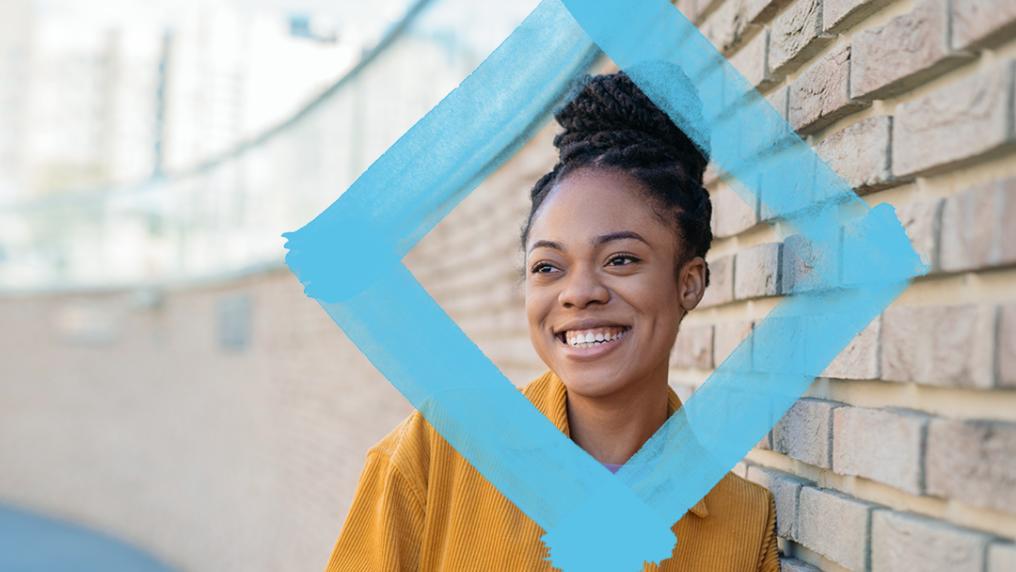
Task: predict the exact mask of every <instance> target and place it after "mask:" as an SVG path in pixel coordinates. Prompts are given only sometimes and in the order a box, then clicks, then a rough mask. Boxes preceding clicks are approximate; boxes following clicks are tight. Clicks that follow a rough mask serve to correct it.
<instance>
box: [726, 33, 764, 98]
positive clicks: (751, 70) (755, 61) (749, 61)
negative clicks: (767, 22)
mask: <svg viewBox="0 0 1016 572" xmlns="http://www.w3.org/2000/svg"><path fill="white" fill-rule="evenodd" d="M768 43H769V32H768V31H766V30H763V31H761V32H760V33H758V34H755V37H754V38H752V39H751V40H750V41H749V42H748V43H746V44H745V45H743V46H741V48H740V49H739V50H737V53H735V54H734V55H733V56H731V58H730V65H732V66H734V68H735V69H736V70H737V71H739V72H741V75H743V76H744V79H746V80H748V85H749V86H751V87H755V88H759V87H764V86H765V85H766V84H767V83H768V80H769V76H768V75H767V74H766V48H767V47H768Z"/></svg>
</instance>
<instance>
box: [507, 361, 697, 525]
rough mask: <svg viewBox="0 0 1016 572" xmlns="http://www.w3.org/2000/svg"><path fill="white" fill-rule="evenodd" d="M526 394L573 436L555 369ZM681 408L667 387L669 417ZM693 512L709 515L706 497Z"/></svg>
mask: <svg viewBox="0 0 1016 572" xmlns="http://www.w3.org/2000/svg"><path fill="white" fill-rule="evenodd" d="M525 394H526V396H527V397H528V398H529V399H530V400H532V401H533V405H535V406H536V408H537V409H538V410H539V411H540V412H541V413H543V414H544V415H545V416H546V417H547V418H548V419H550V421H551V423H553V424H554V426H555V427H557V428H558V429H559V430H561V432H562V433H564V434H565V435H568V436H569V437H571V431H570V428H569V427H568V407H567V403H568V391H567V388H566V387H565V385H564V383H563V382H562V381H561V378H559V377H558V376H557V374H555V373H554V372H553V371H550V370H547V372H546V373H544V374H543V375H542V376H540V377H539V378H538V379H537V380H536V381H534V382H533V383H532V384H531V385H530V386H529V387H527V388H526V389H525ZM680 408H681V399H680V398H679V397H678V396H677V394H676V393H674V390H673V389H671V388H670V387H667V417H668V418H669V417H670V416H671V415H673V414H674V412H675V411H677V410H678V409H680ZM691 512H692V514H694V515H695V516H697V517H699V518H705V517H707V516H709V509H708V508H707V507H706V499H705V498H702V499H701V500H699V501H698V502H697V503H695V505H694V506H692V507H691Z"/></svg>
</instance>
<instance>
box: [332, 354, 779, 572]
mask: <svg viewBox="0 0 1016 572" xmlns="http://www.w3.org/2000/svg"><path fill="white" fill-rule="evenodd" d="M523 393H524V394H525V396H526V397H527V398H528V399H529V400H530V401H531V402H532V403H533V405H535V406H536V408H537V409H538V410H539V411H540V412H541V413H543V414H544V415H545V416H547V418H548V419H550V420H551V421H552V422H553V423H554V424H555V425H556V426H557V427H558V428H559V429H560V430H561V431H562V432H564V433H565V434H566V435H567V434H569V429H568V415H567V409H566V389H565V387H564V384H563V383H562V382H561V380H560V379H559V378H558V377H557V376H556V375H555V374H554V373H553V372H550V371H548V372H546V373H544V374H543V375H542V376H540V377H539V378H537V379H536V380H534V381H533V382H531V383H530V384H529V385H528V386H526V388H525V389H524V390H523ZM668 405H669V407H668V409H669V410H668V414H671V413H673V412H674V411H676V410H677V408H679V407H680V406H681V402H680V400H679V399H678V397H677V395H676V394H675V393H674V392H673V391H670V397H669V404H668ZM673 531H674V533H675V534H676V535H677V537H678V539H680V540H679V542H678V544H677V547H676V548H675V549H674V553H673V554H672V555H671V557H670V558H669V559H667V560H664V561H663V562H661V563H660V565H659V566H658V567H657V566H652V565H650V566H647V567H646V568H645V570H658V571H661V572H669V571H676V570H681V571H707V572H712V571H715V572H756V571H758V572H777V571H778V570H779V569H780V565H779V559H778V555H777V544H776V509H775V504H774V502H773V497H772V495H771V494H770V493H769V491H768V490H766V489H765V488H763V487H761V486H759V485H756V484H754V483H751V482H749V481H747V480H745V479H742V478H741V477H738V476H736V475H734V474H732V473H728V474H727V476H725V477H724V478H723V479H721V480H720V482H719V483H717V484H716V486H715V487H713V489H712V490H711V491H710V492H709V494H707V495H706V496H705V497H704V498H703V499H702V500H701V501H699V502H698V504H696V505H695V506H694V507H692V509H691V510H690V511H689V512H688V513H687V514H686V515H685V516H684V517H683V518H681V519H680V520H679V521H677V522H676V523H675V524H674V526H673ZM543 534H544V531H543V530H542V529H541V528H540V527H539V526H538V525H537V524H536V523H535V522H533V521H532V520H531V519H530V518H529V517H527V516H526V515H525V514H524V513H523V512H522V511H521V510H519V509H518V508H517V507H516V506H515V505H514V504H513V503H512V502H511V501H509V500H508V499H507V498H506V497H505V496H504V495H502V494H501V493H500V492H499V491H498V490H497V489H496V488H495V487H494V486H493V485H491V484H490V483H489V482H487V480H486V479H484V478H483V476H482V475H480V473H479V472H478V471H477V470H476V469H474V468H473V466H472V465H470V464H469V462H467V461H466V460H465V458H463V457H462V456H461V455H459V454H458V453H457V452H456V451H455V449H454V448H452V446H451V445H449V444H448V442H447V441H445V440H444V438H442V437H441V435H440V434H439V433H438V432H437V431H436V430H434V428H433V427H432V426H431V425H430V424H429V423H428V422H427V421H426V420H425V419H424V418H423V416H422V415H421V414H420V413H419V412H413V413H412V414H411V415H410V416H409V417H408V418H407V419H406V420H405V421H403V422H402V423H401V424H399V426H398V427H396V428H395V429H394V430H393V431H392V432H391V433H389V434H388V435H387V436H386V437H385V438H384V439H382V440H381V441H380V442H379V443H378V444H377V445H375V446H374V447H372V448H371V449H370V450H369V451H368V453H367V464H366V467H365V468H364V470H363V474H362V475H361V477H360V482H359V485H358V486H357V490H356V495H355V498H354V499H353V504H352V506H351V507H350V510H349V514H348V516H347V517H346V522H345V525H344V526H343V528H342V532H341V533H340V535H339V538H338V541H337V542H336V544H335V547H334V549H333V551H332V555H331V558H330V559H329V562H328V567H327V569H326V572H351V571H355V572H360V571H373V570H378V571H382V570H383V571H396V570H424V571H439V570H442V571H443V570H451V571H458V570H484V571H487V570H491V571H493V570H510V571H515V570H546V571H549V570H554V568H552V567H551V566H550V563H549V562H548V561H547V549H546V547H545V546H544V544H543V543H542V542H541V541H540V537H541V536H542V535H543Z"/></svg>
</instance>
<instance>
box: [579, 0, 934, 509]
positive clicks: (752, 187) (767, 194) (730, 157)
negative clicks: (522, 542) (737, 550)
mask: <svg viewBox="0 0 1016 572" xmlns="http://www.w3.org/2000/svg"><path fill="white" fill-rule="evenodd" d="M563 2H564V4H565V6H567V7H568V9H569V11H570V12H571V13H572V15H573V16H575V18H576V20H577V21H578V22H579V23H580V24H581V25H582V27H583V28H584V29H585V30H586V32H587V33H588V34H589V35H590V37H592V38H593V40H594V41H595V42H596V43H597V45H599V46H600V48H601V49H602V50H603V51H604V52H605V53H606V54H607V55H608V56H610V57H611V59H613V60H614V62H615V63H617V64H618V66H619V67H621V68H622V69H624V70H625V71H627V72H628V74H629V75H630V76H631V78H632V80H633V81H635V82H636V84H638V85H639V87H640V88H641V89H642V90H643V91H644V92H645V93H646V94H647V95H648V96H649V97H650V98H651V99H652V100H653V101H654V103H656V104H657V105H658V106H659V107H660V108H661V109H663V110H664V111H665V112H666V113H667V114H668V115H669V116H670V117H671V118H672V119H673V120H674V121H675V123H677V124H678V125H679V126H680V127H681V128H682V130H684V131H685V132H686V133H688V134H689V137H690V138H691V139H692V140H693V141H694V142H695V143H696V144H698V145H699V146H700V147H703V148H709V149H710V151H711V153H712V160H713V162H714V163H715V164H716V165H717V166H718V167H720V169H722V170H723V171H725V172H726V173H727V174H728V175H729V176H732V177H735V178H737V179H738V180H739V181H740V182H741V185H735V186H734V188H735V189H736V190H737V191H738V192H740V193H741V194H742V198H743V199H745V201H746V202H748V203H749V204H753V202H754V200H755V197H754V194H755V193H758V194H759V195H760V198H761V201H762V204H763V206H764V209H765V211H766V212H768V213H773V214H778V215H779V216H781V217H783V219H784V222H785V223H786V226H787V228H788V229H790V230H791V232H794V233H797V234H799V235H800V236H801V237H803V238H805V239H807V240H808V242H809V244H808V246H809V250H810V252H809V260H810V261H811V262H812V264H811V266H812V269H811V271H810V273H809V275H808V276H806V277H805V281H806V286H807V288H806V289H807V290H809V293H808V294H798V295H796V296H794V297H791V298H787V299H785V300H784V301H783V302H781V303H780V304H779V305H778V306H777V307H776V308H775V309H774V310H773V311H772V312H771V313H770V314H769V315H768V316H767V317H766V319H765V320H764V321H763V322H762V323H761V324H760V325H759V326H757V327H756V328H755V330H754V332H753V333H752V335H751V336H750V337H749V338H748V339H747V340H746V341H745V342H744V343H742V344H741V345H740V346H739V347H738V348H736V349H735V351H734V352H733V353H732V354H731V355H730V356H729V357H728V358H727V359H726V360H725V361H724V363H722V364H721V365H720V366H719V367H718V368H717V369H716V371H715V372H714V373H713V374H712V375H711V376H710V378H709V379H708V380H707V381H706V383H705V384H704V385H703V386H702V387H701V388H700V389H699V390H698V391H696V393H695V395H694V397H693V398H692V399H691V400H689V402H688V403H687V404H685V406H684V407H682V408H681V409H680V410H679V411H678V412H677V413H676V414H675V415H673V416H671V418H670V419H668V421H667V422H666V423H665V424H664V426H663V427H661V429H660V430H659V431H658V432H657V433H656V434H655V435H654V436H653V437H652V438H651V439H650V440H649V441H648V442H647V443H646V444H645V445H644V446H643V447H642V449H640V451H639V452H638V453H637V454H636V455H635V456H634V457H633V458H632V459H630V460H629V461H628V463H626V464H625V466H624V467H622V468H621V470H620V471H618V473H617V475H618V477H619V478H621V479H622V480H623V481H625V482H626V483H628V484H629V485H630V486H631V487H632V489H633V490H635V491H636V492H637V493H638V494H639V496H640V497H641V498H642V499H643V500H644V501H646V502H648V503H649V504H650V506H653V507H655V508H656V509H657V510H658V511H660V513H661V515H670V516H672V517H680V516H681V515H683V514H684V513H685V512H687V511H688V510H689V509H690V508H691V507H692V506H693V505H694V504H695V503H696V502H698V501H699V500H700V499H701V498H702V497H703V496H705V495H706V494H707V493H708V492H709V491H710V490H711V489H712V487H713V486H714V485H715V484H716V482H718V481H719V480H720V479H721V478H723V476H724V475H725V474H726V473H727V472H729V471H730V468H731V467H732V466H733V465H734V464H736V463H737V462H738V461H739V460H740V459H742V458H743V457H744V455H745V454H746V453H747V452H748V451H750V450H751V449H752V447H754V445H755V444H756V443H757V442H758V441H759V439H760V438H762V437H763V436H764V435H765V434H766V433H767V432H768V431H769V430H770V429H771V428H772V426H773V425H774V424H775V423H776V422H777V421H778V420H779V419H780V418H781V417H782V416H783V414H784V413H786V411H787V410H788V409H789V408H790V407H791V406H792V405H793V404H794V402H795V401H796V400H797V399H798V398H799V397H800V396H801V394H803V393H804V392H805V391H806V390H807V389H808V386H809V385H810V384H811V382H812V380H813V379H814V378H815V377H816V376H818V375H820V374H821V372H822V370H823V369H825V367H826V366H827V365H828V364H829V362H831V361H832V359H833V358H834V357H836V355H837V354H838V353H839V352H840V351H841V350H842V349H843V348H844V347H846V345H847V344H848V343H849V342H850V340H851V339H853V337H854V336H855V335H857V333H859V332H860V331H861V330H862V329H864V327H865V326H866V325H867V324H868V323H869V322H870V321H871V320H872V319H874V318H875V317H876V316H878V314H879V313H880V312H881V311H882V309H883V308H885V307H886V306H888V305H889V303H890V302H892V300H893V299H895V298H896V297H897V296H898V295H899V294H900V293H901V292H902V291H903V290H904V288H906V285H907V283H908V280H909V279H910V278H912V277H913V276H916V275H918V274H921V273H923V272H925V271H926V269H925V268H924V266H923V265H922V263H921V261H920V259H919V258H918V257H917V255H916V253H915V252H914V250H913V248H912V247H911V245H910V242H909V240H908V239H907V237H906V234H905V232H904V230H903V227H902V226H901V225H900V223H899V221H898V220H897V219H896V217H895V215H894V213H893V209H892V207H890V206H888V205H880V206H878V207H876V208H875V209H869V208H868V206H867V204H866V203H865V202H864V201H862V200H861V199H860V198H859V197H857V195H856V194H855V193H854V192H853V190H852V189H851V187H850V186H849V185H848V184H847V183H846V182H845V181H843V180H842V179H841V178H840V177H839V176H838V175H837V174H836V173H835V172H834V171H833V170H832V169H831V168H830V167H829V166H828V165H827V164H826V163H825V162H824V161H822V160H821V159H820V158H819V157H818V156H817V155H816V154H815V152H814V151H813V150H812V149H811V147H810V146H808V145H807V144H806V143H805V142H804V141H803V140H801V139H800V137H798V136H797V135H796V134H795V133H794V131H793V129H792V128H791V127H790V125H789V124H787V123H786V121H784V120H783V118H782V117H781V116H780V114H779V113H778V112H777V111H776V110H775V109H774V108H773V107H772V106H771V105H770V104H769V102H768V101H767V100H766V99H765V98H764V97H762V96H761V95H760V94H759V93H758V92H757V91H755V90H754V89H752V88H751V86H750V85H749V84H748V83H747V80H745V79H744V77H743V76H741V75H740V74H739V73H738V72H737V70H736V69H735V68H734V67H733V66H731V65H730V64H729V63H728V62H727V61H726V60H725V59H724V58H723V57H722V55H721V54H719V52H717V51H716V50H715V48H713V46H712V44H711V43H710V42H709V40H708V39H707V38H705V37H704V36H703V35H702V34H701V33H700V32H699V31H698V30H697V29H696V28H695V26H694V24H692V23H691V22H689V21H688V19H687V18H685V17H684V15H683V14H681V13H680V12H679V11H678V10H676V9H674V8H673V7H672V6H671V5H670V4H669V3H667V2H665V1H664V0H643V1H638V2H624V3H621V2H615V1H606V0H600V1H595V0H594V1H590V0H563ZM622 21H623V22H625V25H624V26H618V25H617V22H622ZM664 62H665V63H669V64H673V65H677V66H680V67H681V68H682V69H684V70H685V72H686V74H687V75H689V76H690V77H703V78H705V79H704V80H702V81H698V82H697V83H696V85H695V89H696V91H697V96H698V99H699V100H700V101H701V102H702V104H703V105H702V113H701V114H691V113H685V110H687V109H688V105H687V103H686V102H687V101H688V100H689V99H690V98H691V96H690V95H689V94H687V93H685V90H684V89H682V86H680V85H677V86H675V85H674V83H673V82H671V81H668V79H669V78H670V77H671V75H670V74H668V73H666V66H665V65H663V63H664ZM844 229H846V230H848V231H850V232H849V234H847V235H844V234H843V231H844ZM844 236H846V237H847V238H848V240H846V241H844V244H845V245H847V244H848V245H849V246H844V248H842V249H841V248H840V247H841V240H842V238H843V237H844ZM844 253H845V254H846V255H845V256H844ZM678 475H679V477H677V476H678Z"/></svg>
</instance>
